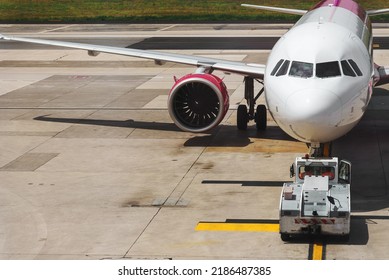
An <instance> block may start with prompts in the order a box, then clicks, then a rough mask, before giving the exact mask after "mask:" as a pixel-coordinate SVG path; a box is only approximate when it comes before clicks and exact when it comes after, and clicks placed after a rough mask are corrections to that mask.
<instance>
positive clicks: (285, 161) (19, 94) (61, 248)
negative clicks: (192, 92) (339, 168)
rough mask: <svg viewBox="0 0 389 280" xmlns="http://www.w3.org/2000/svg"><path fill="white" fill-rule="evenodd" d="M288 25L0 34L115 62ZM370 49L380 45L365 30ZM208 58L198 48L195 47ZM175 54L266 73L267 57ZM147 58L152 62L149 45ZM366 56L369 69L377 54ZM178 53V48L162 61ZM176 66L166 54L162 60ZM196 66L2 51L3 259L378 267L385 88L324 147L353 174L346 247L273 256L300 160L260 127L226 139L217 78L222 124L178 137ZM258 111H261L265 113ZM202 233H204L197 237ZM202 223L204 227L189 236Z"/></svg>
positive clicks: (385, 226) (238, 97)
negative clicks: (70, 43) (163, 44)
mask: <svg viewBox="0 0 389 280" xmlns="http://www.w3.org/2000/svg"><path fill="white" fill-rule="evenodd" d="M289 27H290V26H289V25H268V26H267V25H261V24H260V25H235V24H232V25H217V24H214V25H169V24H162V25H0V30H1V33H5V34H10V35H11V34H12V35H18V36H33V37H42V38H57V39H61V40H72V39H79V40H87V41H88V42H90V43H98V44H105V45H115V46H122V47H127V46H129V45H134V44H139V43H142V42H144V41H149V42H150V41H152V39H150V38H154V37H161V36H162V37H168V38H180V37H182V36H184V37H185V36H186V37H188V36H190V37H193V38H204V37H217V36H223V37H227V36H232V37H233V39H231V41H232V42H236V43H237V42H238V43H237V44H238V45H239V44H240V45H242V42H244V39H242V37H244V38H248V37H254V36H262V37H279V36H280V35H282V34H283V33H284V32H286V31H287V29H288V28H289ZM375 27H376V29H375V30H374V32H375V34H376V36H377V37H382V38H386V36H388V35H389V31H388V29H387V25H375ZM204 43H205V44H206V41H205V40H204ZM193 47H194V49H186V50H174V52H180V53H185V54H196V55H204V56H212V57H216V58H223V59H230V60H236V61H250V62H256V63H266V59H267V56H268V53H269V51H268V50H267V49H266V46H261V44H260V40H259V44H258V46H257V49H256V50H254V49H229V48H227V47H226V48H225V49H224V48H220V49H216V48H215V47H214V48H213V47H208V49H207V48H205V47H201V48H200V49H196V48H195V47H196V45H195V44H194V45H193ZM151 48H153V49H158V45H155V44H154V45H153V46H152V47H151ZM377 48H378V49H376V50H375V61H376V63H377V64H381V65H389V52H388V51H386V50H384V49H380V48H379V46H377ZM172 49H177V48H172ZM172 51H173V50H172ZM194 70H195V69H194V68H192V67H187V66H182V65H176V64H172V63H167V64H165V65H163V66H157V65H154V63H153V62H150V61H147V60H141V59H137V58H130V57H122V56H113V55H106V54H101V55H99V56H98V57H89V56H88V55H87V53H86V52H85V51H79V50H68V49H63V48H62V49H61V48H48V47H44V46H36V45H28V44H21V43H18V44H16V43H8V42H0V77H1V79H0V225H1V226H0V259H27V260H30V259H76V260H80V259H123V258H126V259H297V260H306V259H310V258H312V250H314V249H312V248H314V246H315V245H317V244H321V246H322V247H323V250H322V253H321V254H322V255H321V259H389V244H388V242H387V238H386V237H387V233H388V231H389V212H388V211H389V194H388V187H389V86H382V87H379V88H377V89H376V90H375V92H374V94H373V98H372V101H371V103H370V105H369V107H368V109H367V112H366V115H365V117H364V118H363V120H362V121H361V122H360V124H359V125H358V126H357V127H356V128H354V129H353V130H352V131H351V132H350V133H349V134H348V135H346V136H344V137H342V138H340V139H339V140H337V141H335V142H334V143H333V155H334V156H339V157H341V158H346V159H349V160H351V161H352V163H353V183H352V210H353V213H352V214H353V218H352V222H351V236H350V240H349V242H347V243H342V242H338V241H332V240H321V241H319V242H318V241H317V240H310V239H303V240H298V241H297V242H292V243H285V242H283V241H281V239H280V236H279V234H278V232H276V231H274V229H270V230H269V229H264V228H261V227H260V226H258V225H261V224H264V223H268V224H276V223H277V221H278V205H279V196H280V192H281V186H282V182H286V181H290V180H291V179H290V178H289V166H290V165H291V163H292V162H293V160H294V158H295V157H296V156H302V155H304V154H305V153H306V152H307V148H306V146H305V144H303V143H299V142H297V141H295V140H294V139H292V138H290V137H288V136H287V135H286V134H285V133H284V132H283V131H282V130H281V129H280V128H278V126H276V124H275V123H274V121H273V120H272V119H270V118H269V120H268V125H269V127H268V130H267V131H265V132H257V131H256V129H255V125H254V124H251V126H250V127H249V129H248V130H247V131H245V132H242V131H238V130H237V128H236V108H237V105H238V104H239V103H240V102H242V99H243V89H244V85H243V79H242V77H241V76H238V75H226V74H224V73H221V72H215V73H216V74H217V75H218V76H220V77H224V81H225V83H226V85H227V87H228V89H229V93H230V96H231V102H230V104H231V105H230V110H229V112H228V114H227V115H226V117H225V119H224V121H223V122H222V123H221V125H220V126H219V127H218V128H216V129H215V130H213V131H212V132H211V133H208V134H191V133H186V132H182V131H180V130H179V129H178V128H176V126H175V125H174V124H173V122H172V120H171V119H170V118H169V115H168V112H167V109H166V100H167V95H168V92H169V90H170V88H171V86H172V85H173V76H177V77H180V76H183V75H185V74H188V73H192V72H193V71H194ZM259 102H263V98H261V100H260V101H259ZM204 222H211V223H213V224H214V226H213V227H211V228H204V227H201V226H199V225H201V224H202V223H204ZM199 223H200V224H199Z"/></svg>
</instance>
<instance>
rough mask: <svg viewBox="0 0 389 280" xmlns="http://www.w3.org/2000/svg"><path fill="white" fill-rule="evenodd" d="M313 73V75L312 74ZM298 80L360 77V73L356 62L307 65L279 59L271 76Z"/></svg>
mask: <svg viewBox="0 0 389 280" xmlns="http://www.w3.org/2000/svg"><path fill="white" fill-rule="evenodd" d="M289 66H290V67H289ZM314 72H315V75H314V74H313V73H314ZM288 73H289V76H290V77H298V78H305V79H308V78H312V77H314V76H315V77H317V78H320V79H326V78H332V77H339V76H342V74H343V75H344V76H349V77H357V76H362V75H363V74H362V72H361V70H360V69H359V67H358V65H357V64H356V62H355V61H354V60H352V59H348V60H342V61H340V62H339V61H328V62H321V63H316V64H314V63H309V62H302V61H292V62H291V61H290V60H287V59H281V60H279V61H278V62H277V64H276V65H275V67H274V68H273V70H272V72H271V73H270V75H271V76H276V77H280V76H285V75H288Z"/></svg>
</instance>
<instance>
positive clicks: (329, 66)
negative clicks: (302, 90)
mask: <svg viewBox="0 0 389 280" xmlns="http://www.w3.org/2000/svg"><path fill="white" fill-rule="evenodd" d="M337 76H341V72H340V67H339V62H337V61H331V62H324V63H318V64H316V77H318V78H331V77H337Z"/></svg>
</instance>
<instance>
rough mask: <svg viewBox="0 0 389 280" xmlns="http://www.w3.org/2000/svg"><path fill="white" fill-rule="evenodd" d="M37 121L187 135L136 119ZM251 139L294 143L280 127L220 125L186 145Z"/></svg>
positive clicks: (171, 125) (241, 143)
mask: <svg viewBox="0 0 389 280" xmlns="http://www.w3.org/2000/svg"><path fill="white" fill-rule="evenodd" d="M34 120H36V121H44V122H56V123H69V124H83V125H97V126H107V127H123V128H136V129H150V130H156V131H172V132H177V133H185V132H183V131H182V130H180V129H179V128H178V127H177V126H176V125H175V124H174V123H166V122H147V121H138V120H134V119H129V120H123V121H119V120H101V119H82V118H57V117H50V116H48V115H45V116H39V117H35V118H34ZM250 138H253V139H255V138H262V139H275V140H285V141H294V142H297V141H296V140H294V139H293V138H291V137H289V136H288V135H287V134H285V133H284V132H283V131H282V130H281V129H280V128H279V127H268V129H267V130H266V131H263V132H257V131H256V129H255V128H249V130H247V131H239V130H237V128H236V127H235V126H227V125H219V126H218V127H216V128H214V129H212V130H210V131H209V132H208V133H207V134H206V135H204V134H202V135H201V136H193V137H190V138H189V139H188V140H187V141H186V142H185V143H184V146H186V147H246V146H248V145H249V144H251V143H252V141H251V140H250Z"/></svg>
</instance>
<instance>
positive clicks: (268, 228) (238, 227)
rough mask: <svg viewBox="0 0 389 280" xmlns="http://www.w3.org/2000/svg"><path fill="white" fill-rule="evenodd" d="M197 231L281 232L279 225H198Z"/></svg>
mask: <svg viewBox="0 0 389 280" xmlns="http://www.w3.org/2000/svg"><path fill="white" fill-rule="evenodd" d="M196 230H199V231H200V230H209V231H260V232H279V231H280V225H279V224H245V223H198V224H197V226H196Z"/></svg>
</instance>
